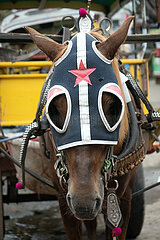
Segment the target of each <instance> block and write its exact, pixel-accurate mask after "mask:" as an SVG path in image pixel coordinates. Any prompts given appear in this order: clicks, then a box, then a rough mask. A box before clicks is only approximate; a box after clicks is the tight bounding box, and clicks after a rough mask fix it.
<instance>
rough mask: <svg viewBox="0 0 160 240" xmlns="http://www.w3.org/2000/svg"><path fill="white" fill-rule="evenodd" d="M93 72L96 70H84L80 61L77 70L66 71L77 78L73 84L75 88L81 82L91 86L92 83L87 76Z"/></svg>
mask: <svg viewBox="0 0 160 240" xmlns="http://www.w3.org/2000/svg"><path fill="white" fill-rule="evenodd" d="M95 70H96V68H88V69H86V68H85V66H84V64H83V62H82V60H81V62H80V64H79V69H78V70H77V69H76V70H71V71H68V72H70V73H72V74H73V75H75V76H76V77H77V78H76V81H75V84H74V87H76V86H77V85H78V84H79V83H80V82H82V81H85V82H87V83H89V84H90V85H92V83H91V81H90V79H89V75H90V74H91V73H92V72H94V71H95Z"/></svg>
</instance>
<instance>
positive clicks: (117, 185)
mask: <svg viewBox="0 0 160 240" xmlns="http://www.w3.org/2000/svg"><path fill="white" fill-rule="evenodd" d="M114 182H115V184H116V186H115V188H108V186H107V184H106V186H105V187H106V189H107V190H108V189H110V190H114V191H116V190H117V189H118V187H119V183H118V181H117V180H116V179H114Z"/></svg>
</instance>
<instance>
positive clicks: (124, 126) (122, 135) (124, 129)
mask: <svg viewBox="0 0 160 240" xmlns="http://www.w3.org/2000/svg"><path fill="white" fill-rule="evenodd" d="M90 34H91V35H92V36H93V37H95V38H96V39H97V40H98V41H101V42H103V41H105V40H106V38H105V37H104V36H103V35H102V34H100V33H99V32H97V29H93V30H92V31H91V32H90ZM65 46H66V47H65V48H64V49H63V50H62V51H61V52H60V53H59V54H58V55H57V56H56V58H55V59H54V62H56V61H57V60H58V59H59V58H60V57H61V56H62V55H63V54H64V52H65V51H66V49H67V44H66V45H65ZM112 67H113V70H114V73H115V75H116V77H117V80H118V84H119V87H120V89H121V92H122V96H123V99H125V97H124V92H123V88H122V83H121V79H120V75H119V67H118V61H117V59H116V57H114V59H113V62H112ZM124 102H125V101H124ZM128 130H129V121H128V108H127V105H126V103H125V111H124V115H123V118H122V121H121V126H120V131H119V140H118V144H117V145H116V146H115V147H114V154H119V153H120V152H121V150H122V146H123V143H124V141H125V139H126V137H127V134H128Z"/></svg>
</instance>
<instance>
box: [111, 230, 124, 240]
mask: <svg viewBox="0 0 160 240" xmlns="http://www.w3.org/2000/svg"><path fill="white" fill-rule="evenodd" d="M121 233H122V230H121V228H119V227H118V228H114V229H113V231H112V237H113V240H119V238H118V236H119V235H121Z"/></svg>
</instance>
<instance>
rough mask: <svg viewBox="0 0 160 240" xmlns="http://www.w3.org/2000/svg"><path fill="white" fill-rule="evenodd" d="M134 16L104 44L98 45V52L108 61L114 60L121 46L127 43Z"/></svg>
mask: <svg viewBox="0 0 160 240" xmlns="http://www.w3.org/2000/svg"><path fill="white" fill-rule="evenodd" d="M133 18H134V17H133V16H132V17H129V18H127V19H126V20H125V21H124V23H123V24H122V25H121V26H120V27H119V28H118V29H117V30H116V31H115V32H114V33H113V34H111V35H110V36H109V38H107V40H105V41H104V42H102V43H99V44H97V48H98V50H99V51H100V52H101V53H102V54H103V55H104V56H105V57H106V58H108V59H113V58H114V55H115V53H116V52H117V50H118V48H119V47H120V45H121V44H122V43H123V42H124V41H125V39H126V37H127V33H128V29H129V26H130V23H131V21H132V20H133Z"/></svg>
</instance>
